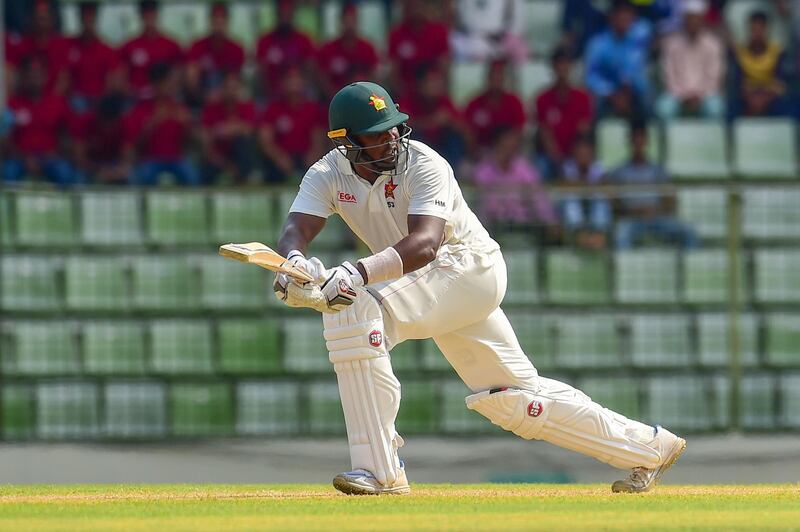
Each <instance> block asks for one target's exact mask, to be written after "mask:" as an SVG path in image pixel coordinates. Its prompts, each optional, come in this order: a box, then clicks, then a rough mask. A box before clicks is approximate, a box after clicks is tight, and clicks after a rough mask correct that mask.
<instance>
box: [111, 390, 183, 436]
mask: <svg viewBox="0 0 800 532" xmlns="http://www.w3.org/2000/svg"><path fill="white" fill-rule="evenodd" d="M103 399H104V405H105V419H106V424H105V432H106V435H107V436H109V437H111V438H161V437H164V436H165V435H166V434H167V432H168V430H167V394H166V390H165V386H164V385H163V384H162V383H160V382H149V381H140V382H127V381H126V382H109V383H108V384H106V386H105V389H104V396H103Z"/></svg>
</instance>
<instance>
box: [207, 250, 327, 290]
mask: <svg viewBox="0 0 800 532" xmlns="http://www.w3.org/2000/svg"><path fill="white" fill-rule="evenodd" d="M219 254H220V255H222V256H223V257H227V258H229V259H233V260H238V261H239V262H247V263H249V264H255V265H257V266H261V267H262V268H266V269H267V270H272V271H273V272H283V273H285V274H286V275H288V276H290V277H292V278H293V279H295V280H297V281H300V282H303V283H305V282H313V281H314V279H313V278H312V277H311V276H310V275H309V274H307V273H306V272H305V271H303V270H301V269H299V268H296V267H295V266H294V265H293V264H291V263H290V262H288V261H287V260H286V259H285V258H284V257H282V256H281V255H279V254H278V253H277V252H276V251H274V250H273V249H272V248H270V247H269V246H266V245H264V244H262V243H261V242H248V243H247V244H224V245H222V246H220V247H219Z"/></svg>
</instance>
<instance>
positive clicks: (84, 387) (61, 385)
mask: <svg viewBox="0 0 800 532" xmlns="http://www.w3.org/2000/svg"><path fill="white" fill-rule="evenodd" d="M99 395H100V394H99V393H98V390H97V385H96V384H94V383H88V382H42V383H39V384H38V385H37V387H36V425H37V435H38V437H39V438H42V439H45V440H49V439H53V440H62V439H73V438H74V439H86V438H96V437H97V436H98V435H99V434H100V424H99V420H100V411H99V405H98V400H99Z"/></svg>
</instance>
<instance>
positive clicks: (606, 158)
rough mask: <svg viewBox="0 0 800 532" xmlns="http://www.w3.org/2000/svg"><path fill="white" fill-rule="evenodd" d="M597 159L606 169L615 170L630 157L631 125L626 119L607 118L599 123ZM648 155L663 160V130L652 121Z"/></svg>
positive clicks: (655, 159)
mask: <svg viewBox="0 0 800 532" xmlns="http://www.w3.org/2000/svg"><path fill="white" fill-rule="evenodd" d="M596 128H597V133H596V134H597V159H598V160H599V161H600V163H601V164H602V165H603V168H605V169H606V170H613V169H614V168H616V167H617V166H620V165H621V164H623V163H625V162H626V161H627V160H628V158H629V157H630V148H629V146H630V141H629V126H628V123H627V122H626V121H625V120H621V119H617V118H605V119H602V120H600V121H598V123H597V126H596ZM647 131H648V134H647V141H648V144H647V156H648V157H649V158H650V160H651V161H654V162H660V161H661V130H660V129H658V127H657V126H656V125H655V124H654V123H651V124H649V125H648V127H647Z"/></svg>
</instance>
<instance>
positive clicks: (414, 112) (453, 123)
mask: <svg viewBox="0 0 800 532" xmlns="http://www.w3.org/2000/svg"><path fill="white" fill-rule="evenodd" d="M417 79H418V81H417V85H418V87H419V94H418V95H417V96H416V97H413V98H406V99H403V100H400V108H401V109H403V112H404V113H406V114H407V115H409V116H410V117H412V118H411V119H410V120H409V122H408V125H409V126H411V128H412V129H413V132H412V134H411V136H412V138H414V139H416V140H420V141H422V142H424V143H425V144H427V145H429V146H430V147H432V148H434V149H435V150H436V151H437V152H439V153H440V154H441V155H442V156H443V157H444V158H445V159H447V161H448V162H449V163H450V165H451V166H453V167H454V168H457V167H458V165H459V164H460V163H461V160H462V159H463V157H464V152H465V149H466V145H465V141H464V137H465V135H466V134H467V126H466V124H465V123H464V120H463V118H462V116H461V113H460V112H459V111H458V109H456V106H455V105H454V104H453V101H452V100H451V99H450V96H448V93H447V79H446V78H445V76H444V74H443V73H442V72H441V71H439V69H437V68H435V67H432V68H426V69H422V71H421V72H420V73H419V75H418V77H417Z"/></svg>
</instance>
